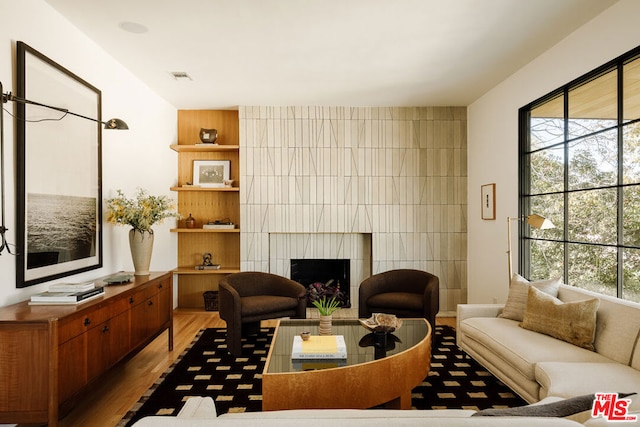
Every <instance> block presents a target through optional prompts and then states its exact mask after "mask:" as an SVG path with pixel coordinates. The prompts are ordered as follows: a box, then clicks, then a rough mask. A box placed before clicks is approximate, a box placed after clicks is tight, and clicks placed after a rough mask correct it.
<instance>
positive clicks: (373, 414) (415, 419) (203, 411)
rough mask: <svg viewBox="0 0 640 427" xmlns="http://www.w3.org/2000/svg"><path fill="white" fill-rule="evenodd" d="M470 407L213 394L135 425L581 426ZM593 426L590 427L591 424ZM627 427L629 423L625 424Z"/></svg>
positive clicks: (217, 426)
mask: <svg viewBox="0 0 640 427" xmlns="http://www.w3.org/2000/svg"><path fill="white" fill-rule="evenodd" d="M474 413H475V411H471V410H433V411H419V410H415V411H411V410H409V411H402V410H391V409H372V410H358V409H308V410H291V411H271V412H247V413H237V414H223V415H220V416H217V415H216V410H215V404H214V403H213V400H212V399H211V398H210V397H193V398H190V399H189V400H188V401H187V402H186V404H185V406H184V407H183V408H182V410H181V411H180V413H179V414H178V416H176V417H165V416H151V417H145V418H142V419H141V420H139V421H138V422H136V423H135V424H134V427H172V426H177V427H204V426H209V427H240V426H242V427H250V426H256V427H288V426H291V427H299V426H301V425H303V426H305V427H326V426H327V425H339V426H349V427H389V426H396V425H397V426H403V427H413V426H442V427H448V426H461V427H464V426H470V427H471V426H473V427H513V426H516V425H517V426H520V425H522V426H527V427H537V426H540V427H543V426H544V427H547V426H558V427H562V426H567V427H568V426H578V427H579V426H580V425H581V424H580V423H578V422H575V421H572V420H569V419H563V418H535V417H516V418H514V417H477V416H472V415H473V414H474ZM590 427H591V426H590ZM625 427H626V426H625Z"/></svg>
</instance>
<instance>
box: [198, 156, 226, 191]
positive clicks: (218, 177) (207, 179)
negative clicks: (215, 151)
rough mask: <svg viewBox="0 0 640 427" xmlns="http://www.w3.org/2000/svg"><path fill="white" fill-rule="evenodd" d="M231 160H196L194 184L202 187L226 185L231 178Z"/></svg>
mask: <svg viewBox="0 0 640 427" xmlns="http://www.w3.org/2000/svg"><path fill="white" fill-rule="evenodd" d="M230 170H231V160H194V161H193V185H196V186H200V187H224V182H225V181H227V180H229V175H230Z"/></svg>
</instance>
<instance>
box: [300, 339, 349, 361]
mask: <svg viewBox="0 0 640 427" xmlns="http://www.w3.org/2000/svg"><path fill="white" fill-rule="evenodd" d="M291 358H292V359H346V358H347V346H346V344H345V342H344V336H343V335H311V336H310V337H309V339H308V340H306V341H303V340H302V338H301V337H300V336H294V337H293V348H292V349H291Z"/></svg>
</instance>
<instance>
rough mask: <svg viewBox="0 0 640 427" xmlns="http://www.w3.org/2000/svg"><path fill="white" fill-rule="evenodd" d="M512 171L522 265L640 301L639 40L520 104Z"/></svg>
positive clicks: (534, 275)
mask: <svg viewBox="0 0 640 427" xmlns="http://www.w3.org/2000/svg"><path fill="white" fill-rule="evenodd" d="M519 170H520V206H519V209H520V213H521V214H522V215H527V214H530V213H537V214H540V215H543V216H544V217H546V218H548V219H550V220H551V221H552V222H553V223H554V224H555V226H556V227H555V228H553V229H550V230H537V229H534V228H529V227H525V226H523V227H521V229H520V237H521V239H520V251H519V253H520V265H521V267H522V273H523V274H524V275H525V276H527V277H529V278H530V279H542V278H551V277H561V278H563V280H564V282H565V283H567V284H570V285H573V286H577V287H581V288H586V289H589V290H593V291H595V292H599V293H603V294H607V295H613V296H618V297H620V298H623V299H627V300H632V301H636V302H640V48H636V49H634V50H633V51H631V52H629V53H627V54H625V55H623V56H621V57H619V58H617V59H616V60H614V61H611V62H610V63H608V64H605V65H604V66H602V67H600V68H598V69H596V70H594V71H592V72H591V73H589V74H587V75H585V76H583V77H581V78H579V79H577V80H575V81H573V82H571V83H569V84H567V85H566V86H564V87H562V88H560V89H558V90H556V91H554V92H552V93H550V94H548V95H547V96H545V97H543V98H540V99H539V100H536V101H534V102H533V103H531V104H529V105H527V106H525V107H523V108H522V109H520V164H519Z"/></svg>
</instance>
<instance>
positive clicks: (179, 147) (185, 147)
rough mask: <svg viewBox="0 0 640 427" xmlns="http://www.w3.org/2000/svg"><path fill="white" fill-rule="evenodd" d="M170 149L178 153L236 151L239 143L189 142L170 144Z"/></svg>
mask: <svg viewBox="0 0 640 427" xmlns="http://www.w3.org/2000/svg"><path fill="white" fill-rule="evenodd" d="M170 147H171V149H172V150H173V151H176V152H178V153H181V152H183V153H186V152H194V153H198V152H211V151H238V150H239V149H240V146H239V145H211V146H207V145H195V144H193V145H191V144H171V145H170Z"/></svg>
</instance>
